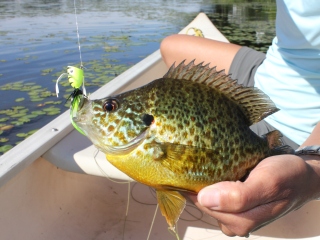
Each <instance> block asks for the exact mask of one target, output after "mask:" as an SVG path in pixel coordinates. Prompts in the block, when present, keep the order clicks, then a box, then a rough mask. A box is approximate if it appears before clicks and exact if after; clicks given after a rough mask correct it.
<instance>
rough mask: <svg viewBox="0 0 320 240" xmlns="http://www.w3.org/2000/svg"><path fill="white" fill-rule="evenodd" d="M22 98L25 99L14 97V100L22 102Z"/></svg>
mask: <svg viewBox="0 0 320 240" xmlns="http://www.w3.org/2000/svg"><path fill="white" fill-rule="evenodd" d="M24 99H25V98H17V99H16V102H22V101H24Z"/></svg>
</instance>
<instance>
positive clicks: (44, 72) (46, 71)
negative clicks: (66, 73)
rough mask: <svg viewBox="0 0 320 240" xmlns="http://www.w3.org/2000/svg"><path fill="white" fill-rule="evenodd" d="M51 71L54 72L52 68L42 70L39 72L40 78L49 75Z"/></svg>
mask: <svg viewBox="0 0 320 240" xmlns="http://www.w3.org/2000/svg"><path fill="white" fill-rule="evenodd" d="M53 70H54V68H47V69H43V70H42V71H41V75H42V76H45V75H48V74H49V73H51V72H52V71H53Z"/></svg>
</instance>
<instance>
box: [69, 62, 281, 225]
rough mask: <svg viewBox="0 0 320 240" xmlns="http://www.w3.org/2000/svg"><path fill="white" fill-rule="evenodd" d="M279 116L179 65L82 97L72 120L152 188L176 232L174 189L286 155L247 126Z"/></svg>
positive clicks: (227, 82) (233, 175)
mask: <svg viewBox="0 0 320 240" xmlns="http://www.w3.org/2000/svg"><path fill="white" fill-rule="evenodd" d="M277 110H278V109H277V108H276V107H275V106H274V104H273V103H272V102H271V100H270V99H269V98H268V97H267V96H266V95H265V94H264V93H262V92H261V91H260V90H258V89H256V88H245V87H242V86H240V85H238V84H237V83H236V81H234V80H232V79H230V78H229V76H228V75H225V74H224V72H217V71H216V70H215V68H209V67H208V65H205V66H204V65H202V64H199V65H194V64H193V62H191V63H190V64H188V65H185V64H184V62H182V63H181V64H180V65H179V66H178V67H174V66H173V67H172V68H171V69H170V70H169V71H168V73H167V74H166V75H165V76H164V77H163V78H161V79H157V80H154V81H153V82H151V83H149V84H147V85H145V86H143V87H140V88H137V89H134V90H132V91H129V92H126V93H123V94H119V95H116V96H111V97H107V98H104V99H100V100H89V99H87V98H85V97H83V98H82V100H81V106H79V107H78V109H77V112H75V113H74V114H73V115H74V116H75V117H74V118H73V120H74V122H75V124H76V125H77V126H78V127H79V128H80V129H81V130H82V131H83V132H84V133H85V135H87V137H89V138H90V139H91V141H92V142H93V144H94V145H95V146H97V147H98V148H99V149H100V150H101V151H103V152H104V153H105V154H106V157H107V159H108V161H110V162H111V163H112V164H113V165H114V166H115V167H117V168H118V169H120V170H121V171H123V172H125V173H126V174H127V175H129V176H130V177H132V178H133V179H135V180H137V181H139V182H141V183H144V184H146V185H149V186H151V187H154V188H155V189H156V192H157V198H158V202H159V206H160V209H161V211H162V214H163V215H164V216H165V217H166V220H167V222H168V224H169V226H170V227H171V229H174V226H175V224H176V221H177V220H178V218H179V215H180V213H181V212H182V210H183V209H184V206H185V199H184V198H183V197H182V195H180V193H179V192H178V191H188V192H194V193H197V192H199V191H200V190H201V189H202V188H203V187H205V186H208V185H211V184H213V183H216V182H219V181H234V180H239V179H241V178H242V177H244V176H245V175H246V174H247V173H248V172H249V171H250V170H251V169H252V168H254V167H255V166H256V165H257V164H258V162H259V161H261V160H262V159H264V158H266V157H268V156H270V155H273V154H281V153H286V152H287V148H277V147H279V146H280V145H281V143H280V142H279V137H280V133H279V132H278V131H274V132H271V133H270V134H268V135H267V136H266V137H265V138H261V137H259V136H257V135H256V134H255V133H253V132H252V131H251V130H250V128H249V126H250V125H251V124H253V123H255V122H258V121H260V120H261V119H263V118H265V117H266V116H268V115H270V114H272V113H273V112H275V111H277ZM172 209H174V211H172Z"/></svg>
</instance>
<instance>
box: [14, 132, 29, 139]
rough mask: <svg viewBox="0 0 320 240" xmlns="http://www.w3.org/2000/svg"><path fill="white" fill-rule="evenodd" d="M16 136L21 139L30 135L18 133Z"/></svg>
mask: <svg viewBox="0 0 320 240" xmlns="http://www.w3.org/2000/svg"><path fill="white" fill-rule="evenodd" d="M16 136H17V137H21V138H25V137H27V136H28V134H27V133H17V134H16Z"/></svg>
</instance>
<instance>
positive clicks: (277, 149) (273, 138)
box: [263, 130, 294, 156]
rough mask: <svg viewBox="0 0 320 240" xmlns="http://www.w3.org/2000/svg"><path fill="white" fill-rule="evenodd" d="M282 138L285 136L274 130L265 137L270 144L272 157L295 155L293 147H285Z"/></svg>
mask: <svg viewBox="0 0 320 240" xmlns="http://www.w3.org/2000/svg"><path fill="white" fill-rule="evenodd" d="M282 136H283V135H282V134H281V133H280V132H279V131H278V130H274V131H272V132H269V133H267V134H266V135H264V136H263V137H264V138H265V139H266V140H267V142H268V145H269V148H270V155H271V156H274V155H281V154H294V150H293V148H292V147H290V146H288V145H283V142H282V140H281V137H282Z"/></svg>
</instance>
